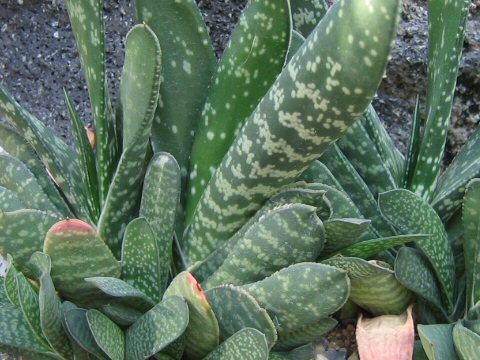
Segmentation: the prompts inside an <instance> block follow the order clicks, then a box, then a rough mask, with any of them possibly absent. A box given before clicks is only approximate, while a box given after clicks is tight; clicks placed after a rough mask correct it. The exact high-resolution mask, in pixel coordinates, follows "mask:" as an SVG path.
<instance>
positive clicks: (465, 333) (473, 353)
mask: <svg viewBox="0 0 480 360" xmlns="http://www.w3.org/2000/svg"><path fill="white" fill-rule="evenodd" d="M453 343H454V344H455V349H456V350H457V354H458V357H459V358H460V360H470V359H475V358H476V357H478V349H479V348H480V335H479V334H477V333H475V332H473V331H472V330H470V329H468V328H467V327H465V326H463V324H462V322H461V321H459V322H457V323H456V324H455V326H454V327H453Z"/></svg>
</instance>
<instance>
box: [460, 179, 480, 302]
mask: <svg viewBox="0 0 480 360" xmlns="http://www.w3.org/2000/svg"><path fill="white" fill-rule="evenodd" d="M478 204H480V180H479V179H475V180H473V181H471V182H470V183H469V184H468V186H467V192H466V194H465V199H464V202H463V231H464V233H463V256H464V258H465V277H466V288H467V289H466V294H467V310H468V309H470V308H471V307H473V306H474V305H475V304H476V303H477V302H478V301H480V209H479V206H478Z"/></svg>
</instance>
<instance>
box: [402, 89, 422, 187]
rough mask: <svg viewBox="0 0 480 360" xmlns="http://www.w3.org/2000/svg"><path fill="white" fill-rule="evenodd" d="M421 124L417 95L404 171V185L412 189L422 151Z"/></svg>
mask: <svg viewBox="0 0 480 360" xmlns="http://www.w3.org/2000/svg"><path fill="white" fill-rule="evenodd" d="M421 125H422V119H421V114H420V98H419V97H418V96H417V100H416V102H415V110H414V112H413V122H412V126H411V130H410V139H409V140H408V148H407V157H406V159H405V169H404V173H403V187H404V188H406V189H411V186H412V181H413V176H414V174H415V166H416V165H417V160H418V153H419V151H420V142H421V141H422V139H421Z"/></svg>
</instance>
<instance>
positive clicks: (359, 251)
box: [334, 234, 430, 259]
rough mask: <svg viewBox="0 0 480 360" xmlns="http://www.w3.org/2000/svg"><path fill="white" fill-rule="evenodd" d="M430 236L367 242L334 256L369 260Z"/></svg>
mask: <svg viewBox="0 0 480 360" xmlns="http://www.w3.org/2000/svg"><path fill="white" fill-rule="evenodd" d="M429 236H430V235H423V234H414V235H398V236H392V237H387V238H377V239H371V240H365V241H360V242H358V243H356V244H353V245H350V246H348V247H345V248H343V249H340V250H339V251H337V252H336V253H335V254H334V255H342V256H348V257H357V258H362V259H368V258H370V257H372V256H374V255H376V254H378V253H380V252H382V251H385V250H388V249H391V248H393V247H395V246H400V245H405V244H408V243H415V242H416V241H419V240H425V239H426V238H427V237H429Z"/></svg>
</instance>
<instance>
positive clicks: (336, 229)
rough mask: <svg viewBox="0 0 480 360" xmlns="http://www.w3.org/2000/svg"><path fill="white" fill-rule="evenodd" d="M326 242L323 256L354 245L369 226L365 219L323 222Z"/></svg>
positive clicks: (368, 221)
mask: <svg viewBox="0 0 480 360" xmlns="http://www.w3.org/2000/svg"><path fill="white" fill-rule="evenodd" d="M324 225H325V234H326V239H327V242H326V244H325V248H324V249H323V254H328V253H332V252H334V251H336V250H338V249H341V248H344V247H347V246H349V245H352V244H354V243H355V242H357V240H358V239H359V238H360V237H361V236H362V234H364V233H365V232H366V231H367V230H368V227H369V226H370V220H365V219H352V218H346V219H331V220H327V221H325V222H324Z"/></svg>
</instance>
